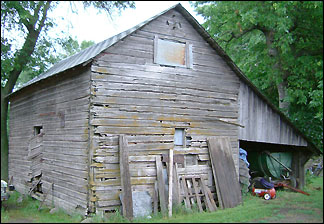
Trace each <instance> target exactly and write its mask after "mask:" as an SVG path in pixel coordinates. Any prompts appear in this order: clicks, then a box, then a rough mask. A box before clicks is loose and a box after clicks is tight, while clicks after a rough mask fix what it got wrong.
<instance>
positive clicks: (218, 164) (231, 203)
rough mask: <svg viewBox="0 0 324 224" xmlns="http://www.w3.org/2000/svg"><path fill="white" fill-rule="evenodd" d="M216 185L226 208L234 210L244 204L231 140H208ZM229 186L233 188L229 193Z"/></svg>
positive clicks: (218, 138) (211, 138) (213, 138)
mask: <svg viewBox="0 0 324 224" xmlns="http://www.w3.org/2000/svg"><path fill="white" fill-rule="evenodd" d="M207 142H208V148H209V152H210V157H211V162H212V167H213V173H214V178H215V179H216V180H217V183H215V185H216V186H218V187H219V191H220V194H221V199H222V203H223V207H224V208H232V207H235V206H237V205H238V204H239V203H241V202H242V196H241V194H240V192H241V191H240V185H239V182H238V178H237V176H236V170H235V165H234V161H233V158H232V150H231V149H230V145H229V139H228V138H220V137H209V138H207ZM228 186H232V188H231V189H232V190H231V191H229V188H228Z"/></svg>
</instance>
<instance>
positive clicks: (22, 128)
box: [9, 68, 90, 213]
mask: <svg viewBox="0 0 324 224" xmlns="http://www.w3.org/2000/svg"><path fill="white" fill-rule="evenodd" d="M70 73H73V74H70ZM66 76H68V77H67V78H64V77H66ZM89 80H90V72H89V68H87V70H85V69H83V70H82V71H81V70H78V71H74V72H71V71H70V72H69V74H62V75H60V76H58V78H54V79H53V78H51V79H50V80H47V81H46V82H44V83H43V84H38V85H34V86H32V87H30V88H29V91H27V92H26V91H25V92H23V93H21V94H17V96H14V97H13V98H12V99H11V100H10V134H9V175H10V176H13V180H14V185H15V187H16V189H17V190H18V191H19V192H21V193H28V192H29V189H30V187H31V186H30V185H28V182H30V180H31V178H32V175H31V165H32V163H31V160H28V159H27V158H26V157H27V154H28V145H29V142H30V139H31V138H32V137H33V135H34V126H42V127H43V131H44V135H43V137H42V139H43V140H42V147H43V148H42V154H41V157H42V158H41V161H42V163H41V166H40V167H39V169H41V171H42V177H41V178H42V179H41V185H42V191H43V195H41V194H38V195H40V196H39V199H40V200H42V199H43V197H44V196H45V194H47V193H48V195H47V197H46V202H45V203H47V204H50V205H52V203H53V202H54V204H55V205H56V206H59V207H61V208H63V209H65V210H67V211H69V212H73V211H74V209H75V208H80V209H81V210H79V211H81V212H82V213H84V211H85V210H86V208H87V194H88V191H87V184H88V181H87V178H88V170H87V168H88V165H87V164H88V157H87V148H88V147H89V146H88V145H89V143H88V125H89V124H88V123H89V95H90V83H89ZM63 114H64V116H63V117H62V115H63ZM53 183H54V191H53V192H52V184H53Z"/></svg>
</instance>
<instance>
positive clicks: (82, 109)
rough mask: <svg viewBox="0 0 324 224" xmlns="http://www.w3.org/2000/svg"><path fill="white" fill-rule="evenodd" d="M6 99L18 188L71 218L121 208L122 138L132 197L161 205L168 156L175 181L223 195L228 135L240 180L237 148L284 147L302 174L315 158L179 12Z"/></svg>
mask: <svg viewBox="0 0 324 224" xmlns="http://www.w3.org/2000/svg"><path fill="white" fill-rule="evenodd" d="M9 99H10V122H9V125H10V133H9V176H13V183H14V185H15V187H16V189H17V190H18V191H19V192H21V193H26V194H31V195H32V196H33V197H35V198H38V199H39V200H42V201H44V202H45V203H47V204H49V205H55V206H58V207H61V208H64V209H66V210H67V211H70V212H73V211H75V210H77V211H79V212H81V213H86V212H98V211H101V212H110V211H113V210H116V209H120V206H121V199H120V194H121V189H122V187H121V184H122V183H121V179H122V178H123V175H124V173H121V170H120V159H121V158H119V155H120V144H121V143H120V140H121V137H120V136H121V135H122V136H124V137H125V139H126V143H125V142H124V143H125V144H126V147H127V150H128V152H127V153H128V156H127V159H128V162H129V163H128V165H129V176H130V182H131V190H132V191H134V192H136V191H147V192H148V193H149V195H150V196H151V197H152V198H154V197H155V195H154V192H155V190H154V189H155V182H156V180H157V178H158V177H157V176H158V175H157V164H158V162H157V160H156V158H157V156H158V158H159V156H162V158H163V160H162V161H161V162H162V166H163V167H164V166H165V162H163V161H166V160H165V159H166V157H167V156H166V155H168V153H169V150H170V149H173V152H174V160H176V161H178V163H179V166H178V167H177V172H178V175H179V176H181V175H187V174H190V175H198V176H199V177H201V178H202V179H203V181H204V182H205V183H206V186H207V189H205V190H206V192H208V190H209V191H211V195H212V196H214V198H215V194H216V188H215V184H214V183H215V182H214V180H213V172H212V167H211V161H210V156H209V155H210V154H209V151H208V144H207V140H206V139H207V138H208V137H215V136H216V137H226V139H229V143H230V144H229V147H228V148H231V153H232V158H233V160H234V166H235V169H236V173H238V163H239V147H244V148H246V147H248V148H251V150H252V149H254V148H256V147H257V144H262V146H264V145H268V146H269V150H271V147H272V149H273V146H285V147H287V148H289V150H293V151H294V153H295V154H296V156H297V157H296V158H297V159H296V161H297V163H298V164H299V165H296V167H297V168H296V169H300V168H303V166H302V164H303V163H305V158H308V156H309V155H310V154H312V153H314V152H315V153H318V150H317V149H316V148H315V147H314V146H313V145H312V144H311V143H310V142H309V141H308V140H307V139H306V138H305V137H304V136H303V135H302V134H301V133H300V132H299V131H298V130H297V129H296V128H294V126H293V125H292V124H291V123H290V122H289V121H288V119H287V118H286V117H285V116H284V115H283V114H281V113H280V112H279V111H278V110H277V109H275V107H273V106H272V105H271V104H270V103H269V102H268V101H267V100H266V98H265V97H264V96H263V95H262V94H260V92H259V91H258V90H257V89H256V88H255V87H254V86H253V84H251V82H250V81H249V80H248V79H247V78H246V77H245V76H244V75H243V74H242V72H241V71H240V70H239V69H238V68H237V67H236V65H235V64H234V63H233V62H232V61H231V59H230V58H229V57H228V56H227V55H226V54H225V52H224V51H223V50H222V49H221V48H220V47H219V46H218V45H217V43H216V42H215V41H214V40H213V39H212V38H211V37H210V36H209V34H208V33H207V32H206V31H205V30H204V29H203V28H202V26H201V25H200V24H199V23H198V22H197V21H196V20H195V19H194V18H193V17H192V16H191V15H190V14H189V13H188V12H187V11H186V10H185V9H184V8H183V7H182V6H181V4H178V5H175V6H173V7H171V8H170V9H168V10H166V11H164V12H162V13H160V14H158V15H156V16H154V17H153V18H151V19H149V20H147V21H145V22H143V23H141V24H139V25H137V26H135V27H133V28H131V29H129V30H127V31H125V32H123V33H120V34H118V35H116V36H114V37H111V38H109V39H107V40H105V41H102V42H100V43H98V44H96V45H94V46H91V47H89V48H87V49H85V50H83V51H81V52H80V53H78V54H76V55H74V56H72V57H69V58H67V59H65V60H63V61H61V62H59V63H57V64H56V65H54V66H53V67H52V68H50V69H49V70H48V71H47V72H45V73H44V74H42V75H40V76H38V77H37V78H35V79H33V80H31V81H30V82H28V83H26V85H24V86H23V87H22V88H20V89H19V90H17V91H15V92H14V93H12V94H10V95H9ZM278 130H279V131H278ZM124 137H123V138H124ZM124 143H123V144H124ZM285 147H281V149H282V150H285V149H286V148H285ZM158 166H159V164H158ZM162 171H163V172H165V171H166V169H165V168H163V170H162ZM162 171H161V172H162ZM298 172H299V174H298V175H299V176H300V177H301V178H303V174H302V171H301V170H299V171H298ZM299 176H298V177H299ZM201 183H203V182H201ZM206 194H207V193H206Z"/></svg>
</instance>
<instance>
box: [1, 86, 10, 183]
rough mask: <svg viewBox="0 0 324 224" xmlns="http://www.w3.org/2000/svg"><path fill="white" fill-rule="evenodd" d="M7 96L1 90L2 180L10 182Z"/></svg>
mask: <svg viewBox="0 0 324 224" xmlns="http://www.w3.org/2000/svg"><path fill="white" fill-rule="evenodd" d="M6 95H7V93H6V91H4V89H3V88H1V180H5V181H8V175H9V174H8V170H9V169H8V164H9V163H8V145H9V144H8V134H7V115H8V100H7V99H6V98H5V96H6Z"/></svg>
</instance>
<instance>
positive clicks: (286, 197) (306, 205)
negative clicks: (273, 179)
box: [1, 176, 323, 223]
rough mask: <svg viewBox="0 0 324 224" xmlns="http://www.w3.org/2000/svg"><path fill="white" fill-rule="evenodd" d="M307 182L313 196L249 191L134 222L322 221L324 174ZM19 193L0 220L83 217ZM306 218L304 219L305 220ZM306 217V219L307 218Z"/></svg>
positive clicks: (116, 218)
mask: <svg viewBox="0 0 324 224" xmlns="http://www.w3.org/2000/svg"><path fill="white" fill-rule="evenodd" d="M307 183H308V184H307V186H306V187H305V189H304V191H306V192H308V193H310V196H307V195H304V194H300V193H296V192H293V191H291V190H289V189H285V190H278V191H277V198H276V199H272V200H269V201H266V200H264V199H262V198H260V197H255V196H252V195H250V194H248V195H245V196H243V204H241V205H239V206H237V207H235V208H228V209H224V210H220V209H219V210H217V211H216V212H202V213H200V212H198V209H197V208H196V209H193V210H188V209H186V208H185V207H184V206H183V205H180V206H177V207H174V208H173V216H172V217H171V218H168V217H167V216H163V215H162V214H161V213H158V214H157V215H152V217H151V218H150V219H148V218H137V219H136V218H135V219H134V220H133V222H140V223H165V222H175V223H176V222H182V223H186V222H190V223H202V222H219V223H224V222H227V223H231V222H261V223H263V222H265V223H266V222H289V221H290V220H292V219H295V220H294V222H307V220H308V221H309V222H322V221H323V177H309V176H307ZM18 197H20V194H19V193H17V192H14V193H13V194H12V195H11V197H10V199H9V200H8V201H7V202H5V204H6V206H7V209H4V208H2V209H1V222H9V221H15V220H16V221H17V220H18V221H19V220H24V219H26V220H29V222H34V223H49V222H51V223H63V222H64V223H78V222H80V221H81V220H82V217H81V216H80V215H74V216H70V215H68V214H66V213H65V212H64V211H63V210H58V211H57V212H55V213H54V214H50V213H49V211H50V209H49V208H46V207H45V206H44V207H43V208H42V209H41V210H40V211H38V208H39V205H40V202H39V201H37V200H33V199H32V198H30V197H25V198H24V200H23V201H22V202H21V203H17V199H18ZM303 220H304V221H303ZM305 220H306V221H305ZM92 222H96V223H103V222H104V223H125V222H126V223H127V222H130V221H129V220H127V219H125V218H123V217H122V216H121V215H120V213H119V212H118V211H117V212H116V213H112V214H110V215H109V216H104V217H100V216H98V215H96V216H94V217H92Z"/></svg>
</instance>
